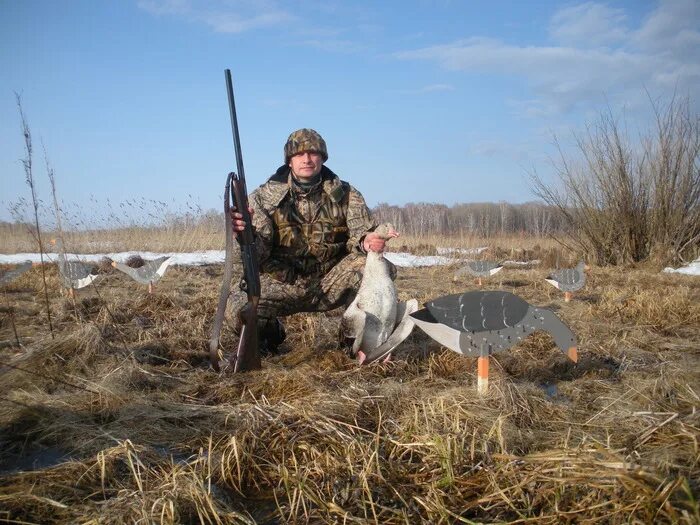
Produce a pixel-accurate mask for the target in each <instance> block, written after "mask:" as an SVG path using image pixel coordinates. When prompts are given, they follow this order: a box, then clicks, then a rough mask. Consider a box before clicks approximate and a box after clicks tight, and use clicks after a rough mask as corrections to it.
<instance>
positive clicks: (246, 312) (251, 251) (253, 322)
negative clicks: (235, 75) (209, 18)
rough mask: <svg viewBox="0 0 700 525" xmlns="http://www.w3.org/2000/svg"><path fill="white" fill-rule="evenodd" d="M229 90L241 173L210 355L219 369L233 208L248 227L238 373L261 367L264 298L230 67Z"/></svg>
mask: <svg viewBox="0 0 700 525" xmlns="http://www.w3.org/2000/svg"><path fill="white" fill-rule="evenodd" d="M224 73H225V77H226V89H227V91H228V106H229V111H230V113H231V131H232V132H233V147H234V150H235V154H236V169H237V170H238V173H233V172H232V173H229V174H228V177H227V179H226V187H225V188H224V220H225V221H226V259H225V262H224V278H223V282H222V284H221V292H220V294H219V304H218V306H217V310H216V317H215V319H214V326H213V327H212V331H211V337H210V339H209V358H210V360H211V363H212V366H213V367H214V369H215V370H216V371H218V370H219V361H220V358H221V354H220V352H219V336H220V334H221V326H222V324H223V320H224V315H225V312H226V304H227V303H228V298H229V295H230V292H231V280H232V278H233V226H232V224H231V220H232V217H231V210H236V211H237V212H239V213H240V214H241V215H242V216H243V220H244V221H245V229H244V230H243V231H242V232H239V233H238V235H236V240H237V241H238V244H239V245H240V248H241V262H242V263H243V277H242V279H241V284H240V287H241V290H243V291H244V292H246V294H247V296H248V302H247V303H246V304H245V306H244V307H243V308H242V309H241V311H240V313H239V314H238V315H239V317H240V321H241V323H242V330H241V335H240V339H239V341H238V350H237V351H236V354H235V355H233V356H231V360H230V361H231V365H232V366H233V371H234V372H245V371H247V370H257V369H259V368H260V367H261V365H260V355H259V353H258V346H259V342H258V329H257V324H258V302H259V300H260V269H259V267H258V259H257V250H256V247H255V235H254V233H253V224H252V222H251V216H250V211H249V210H248V190H247V188H246V182H245V172H244V170H243V155H242V153H241V142H240V137H239V135H238V119H237V118H236V104H235V102H234V99H233V83H232V82H231V71H230V70H228V69H227V70H226V71H225V72H224Z"/></svg>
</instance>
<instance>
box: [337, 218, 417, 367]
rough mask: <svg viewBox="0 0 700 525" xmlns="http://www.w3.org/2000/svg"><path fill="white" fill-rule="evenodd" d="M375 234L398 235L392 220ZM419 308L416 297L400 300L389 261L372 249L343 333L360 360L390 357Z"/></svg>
mask: <svg viewBox="0 0 700 525" xmlns="http://www.w3.org/2000/svg"><path fill="white" fill-rule="evenodd" d="M375 233H378V234H379V235H380V236H381V237H382V238H383V239H384V240H386V241H388V240H389V239H392V238H394V237H398V235H399V234H398V233H397V232H396V230H395V229H394V227H393V226H392V225H391V224H390V223H385V224H381V225H379V226H377V228H376V230H375ZM417 309H418V301H416V300H415V299H413V300H412V301H408V303H403V302H402V303H399V302H398V295H397V293H396V286H395V284H394V281H393V280H392V279H391V272H390V268H389V262H388V261H387V260H386V259H385V258H384V254H383V252H375V251H369V252H368V253H367V260H366V262H365V269H364V272H363V274H362V282H361V283H360V289H359V290H358V292H357V296H355V299H354V300H353V302H352V303H351V304H350V306H348V308H347V309H346V310H345V312H344V313H343V317H342V320H341V329H342V332H343V334H344V336H345V337H346V338H353V339H355V341H354V343H353V346H352V353H353V355H354V356H356V357H357V360H358V361H359V363H360V364H369V363H371V362H372V361H376V360H378V359H381V358H385V359H389V356H390V355H391V351H392V350H393V349H394V348H396V346H397V345H398V344H399V343H401V342H402V341H403V340H404V339H406V337H408V335H409V334H410V333H411V330H412V329H413V322H412V321H411V320H410V319H409V318H408V314H409V313H410V312H413V311H415V310H417Z"/></svg>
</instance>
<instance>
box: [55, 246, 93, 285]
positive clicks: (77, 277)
mask: <svg viewBox="0 0 700 525" xmlns="http://www.w3.org/2000/svg"><path fill="white" fill-rule="evenodd" d="M51 244H53V245H54V246H56V248H57V249H58V273H59V274H60V276H61V283H62V284H63V287H64V288H66V289H68V295H69V296H70V297H75V290H78V289H80V288H85V287H86V286H87V285H89V284H90V283H91V282H92V281H94V280H95V279H97V277H98V276H97V275H96V274H93V273H91V272H90V267H89V266H87V265H85V264H83V263H82V262H80V261H69V260H67V259H66V254H65V250H64V248H63V242H62V241H61V239H51Z"/></svg>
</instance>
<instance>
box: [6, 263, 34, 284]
mask: <svg viewBox="0 0 700 525" xmlns="http://www.w3.org/2000/svg"><path fill="white" fill-rule="evenodd" d="M31 267H32V261H24V262H23V263H19V264H18V265H17V266H15V267H14V268H12V269H10V270H7V271H6V272H4V273H3V274H2V275H0V284H7V283H9V282H11V281H14V280H15V279H17V277H19V276H20V275H22V274H23V273H24V272H26V271H27V270H29V269H30V268H31Z"/></svg>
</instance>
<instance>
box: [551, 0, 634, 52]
mask: <svg viewBox="0 0 700 525" xmlns="http://www.w3.org/2000/svg"><path fill="white" fill-rule="evenodd" d="M625 18H626V17H625V13H624V11H623V10H622V9H612V8H610V7H608V6H605V5H602V4H596V3H593V2H586V3H585V4H580V5H576V6H572V7H567V8H564V9H561V10H560V11H558V12H557V13H555V14H554V16H552V20H551V22H550V28H549V33H550V36H551V37H552V39H553V40H554V41H555V42H560V43H562V44H565V45H580V46H583V47H598V46H602V45H607V44H613V43H616V42H620V41H621V40H623V39H625V38H626V37H627V34H628V31H627V29H626V28H625V26H624V23H625Z"/></svg>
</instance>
